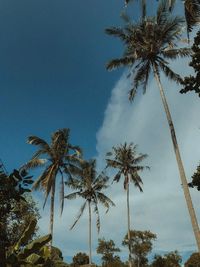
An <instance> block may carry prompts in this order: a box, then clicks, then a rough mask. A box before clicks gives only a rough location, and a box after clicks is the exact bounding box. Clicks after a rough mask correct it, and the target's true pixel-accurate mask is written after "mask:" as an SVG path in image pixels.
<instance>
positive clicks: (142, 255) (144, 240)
mask: <svg viewBox="0 0 200 267" xmlns="http://www.w3.org/2000/svg"><path fill="white" fill-rule="evenodd" d="M155 239H156V235H155V234H153V233H152V232H150V231H136V230H131V231H130V241H129V240H128V234H126V236H125V237H124V240H123V242H122V245H123V246H128V245H129V242H130V249H131V258H132V260H133V262H134V264H135V265H136V266H138V264H139V266H147V263H148V259H147V256H148V254H149V253H150V252H151V250H152V247H153V244H152V241H154V240H155Z"/></svg>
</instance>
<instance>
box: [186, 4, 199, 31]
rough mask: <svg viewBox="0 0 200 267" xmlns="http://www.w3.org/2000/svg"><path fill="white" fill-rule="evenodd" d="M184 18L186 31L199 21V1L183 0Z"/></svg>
mask: <svg viewBox="0 0 200 267" xmlns="http://www.w3.org/2000/svg"><path fill="white" fill-rule="evenodd" d="M184 7H185V18H186V23H187V32H188V35H189V32H191V31H192V28H193V27H194V26H195V25H197V24H198V23H199V22H200V1H199V0H185V1H184Z"/></svg>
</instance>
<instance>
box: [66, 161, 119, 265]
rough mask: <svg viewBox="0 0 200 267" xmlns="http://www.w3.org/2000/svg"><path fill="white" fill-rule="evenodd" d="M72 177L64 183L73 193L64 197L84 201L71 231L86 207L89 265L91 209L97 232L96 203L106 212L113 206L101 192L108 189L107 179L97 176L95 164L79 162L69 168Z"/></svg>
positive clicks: (103, 175) (101, 175)
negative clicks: (94, 217)
mask: <svg viewBox="0 0 200 267" xmlns="http://www.w3.org/2000/svg"><path fill="white" fill-rule="evenodd" d="M70 171H71V173H72V177H73V178H70V179H69V180H68V182H66V184H67V185H68V186H69V187H71V189H73V190H75V192H73V193H70V194H68V195H67V196H65V198H66V199H69V200H70V199H75V198H77V197H81V198H83V199H84V203H83V205H82V206H81V208H80V211H79V214H78V216H77V218H76V220H75V222H74V223H73V225H72V227H71V229H72V228H73V227H74V226H75V225H76V223H77V222H78V220H79V219H80V217H81V215H82V214H83V212H84V210H85V208H86V206H88V212H89V264H92V226H91V217H92V215H91V207H92V206H93V207H94V212H95V213H96V216H97V221H96V226H97V230H98V232H99V231H100V217H99V209H98V203H101V204H102V205H103V206H104V207H105V208H106V212H107V211H108V210H109V208H110V206H115V204H114V203H113V201H112V200H111V199H110V198H108V197H107V196H106V195H105V194H103V193H102V191H103V190H105V189H106V188H108V184H107V183H108V179H109V178H108V177H107V176H106V175H105V174H104V173H103V172H102V173H101V174H100V175H97V172H96V162H95V160H91V161H82V162H80V166H79V168H73V167H72V168H70Z"/></svg>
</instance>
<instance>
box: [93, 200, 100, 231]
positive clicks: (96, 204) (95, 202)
mask: <svg viewBox="0 0 200 267" xmlns="http://www.w3.org/2000/svg"><path fill="white" fill-rule="evenodd" d="M92 204H93V205H94V213H96V216H97V219H96V226H97V231H98V233H99V232H100V226H101V224H100V216H99V209H98V200H97V199H96V200H95V201H93V202H92Z"/></svg>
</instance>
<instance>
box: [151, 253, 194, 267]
mask: <svg viewBox="0 0 200 267" xmlns="http://www.w3.org/2000/svg"><path fill="white" fill-rule="evenodd" d="M181 261H182V259H181V256H180V255H179V254H178V252H177V251H174V252H170V253H168V254H165V255H164V256H160V255H155V257H154V260H153V262H152V264H151V267H181V265H180V264H181ZM188 267H189V266H188ZM191 267H192V266H191Z"/></svg>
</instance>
